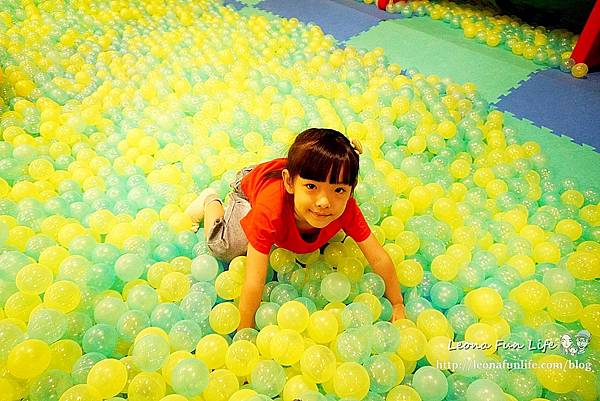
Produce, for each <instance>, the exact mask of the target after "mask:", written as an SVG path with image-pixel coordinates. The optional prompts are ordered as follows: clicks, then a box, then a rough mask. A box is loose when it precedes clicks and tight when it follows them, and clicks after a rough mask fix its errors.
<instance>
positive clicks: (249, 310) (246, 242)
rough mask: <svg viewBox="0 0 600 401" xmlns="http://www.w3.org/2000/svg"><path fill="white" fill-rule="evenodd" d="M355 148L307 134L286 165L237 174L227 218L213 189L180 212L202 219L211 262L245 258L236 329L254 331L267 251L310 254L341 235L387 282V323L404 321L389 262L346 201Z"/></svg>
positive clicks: (333, 136)
mask: <svg viewBox="0 0 600 401" xmlns="http://www.w3.org/2000/svg"><path fill="white" fill-rule="evenodd" d="M357 148H359V146H355V145H354V144H353V143H351V142H350V141H349V140H348V138H346V137H345V136H344V135H342V134H341V133H339V132H337V131H335V130H332V129H324V128H311V129H308V130H306V131H304V132H302V133H301V134H300V135H298V136H297V137H296V140H295V141H294V143H293V144H292V146H291V147H290V150H289V153H288V157H287V159H286V158H282V159H275V160H272V161H269V162H265V163H262V164H259V165H257V166H254V167H251V168H246V169H243V170H242V171H240V172H239V173H238V177H237V179H236V180H235V181H234V182H233V183H232V185H231V186H232V188H233V192H231V193H230V195H229V196H230V200H229V204H228V205H227V209H226V210H224V209H223V204H222V202H221V200H220V199H219V197H218V195H217V193H216V191H215V190H214V189H212V188H207V189H205V190H204V191H202V193H201V194H200V196H198V198H197V199H196V200H194V202H192V204H191V205H190V206H189V207H188V208H187V209H186V213H188V214H189V215H190V217H191V218H192V221H194V222H195V223H199V222H200V221H201V220H202V219H203V218H204V231H205V233H206V240H207V245H208V247H209V249H210V250H211V251H212V252H213V254H214V256H215V257H217V258H219V259H223V260H227V261H229V260H231V259H233V258H234V257H236V256H239V255H243V254H246V253H247V259H246V266H247V268H246V280H245V282H244V285H243V289H242V294H241V297H240V304H239V310H240V314H241V321H240V325H239V328H240V329H241V328H245V327H254V314H255V312H256V310H257V309H258V307H259V305H260V301H261V296H262V291H263V287H264V285H265V279H266V274H267V267H268V263H269V252H270V251H271V248H272V247H273V245H277V246H279V247H282V248H285V249H288V250H290V251H292V252H295V253H310V252H313V251H315V250H317V249H319V248H321V247H322V246H323V245H325V244H326V243H327V242H328V241H329V240H330V239H331V238H332V237H333V236H334V235H335V234H336V233H337V232H338V231H339V230H340V229H342V230H344V232H345V233H346V234H348V235H349V236H350V237H352V238H353V239H354V240H355V241H356V242H357V244H358V246H359V247H360V249H361V251H362V252H363V254H364V255H365V257H366V259H367V261H368V262H369V264H370V265H371V267H372V268H373V271H374V272H375V273H377V274H379V275H380V276H381V277H382V278H383V280H384V281H385V287H386V289H385V295H386V297H387V298H388V300H389V301H390V302H391V303H392V305H393V316H392V318H393V320H396V319H399V318H403V317H404V306H403V304H402V294H401V292H400V284H399V283H398V278H397V276H396V271H395V268H394V265H393V263H392V260H391V258H390V257H389V256H388V254H387V253H386V252H385V250H384V249H383V247H382V246H381V245H380V244H379V242H377V239H376V238H375V236H374V235H373V234H372V233H371V230H370V229H369V226H368V225H367V222H366V221H365V218H364V217H363V215H362V213H361V211H360V209H359V208H358V205H357V203H356V201H355V200H354V198H353V197H352V191H353V190H354V188H355V187H356V184H357V180H358V165H359V163H358V158H359V150H358V149H357Z"/></svg>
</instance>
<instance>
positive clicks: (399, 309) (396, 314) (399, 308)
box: [392, 304, 406, 322]
mask: <svg viewBox="0 0 600 401" xmlns="http://www.w3.org/2000/svg"><path fill="white" fill-rule="evenodd" d="M400 319H406V315H405V314H404V305H403V304H396V305H392V322H395V321H396V320H400Z"/></svg>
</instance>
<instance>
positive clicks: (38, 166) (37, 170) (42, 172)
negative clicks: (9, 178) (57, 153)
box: [28, 159, 54, 180]
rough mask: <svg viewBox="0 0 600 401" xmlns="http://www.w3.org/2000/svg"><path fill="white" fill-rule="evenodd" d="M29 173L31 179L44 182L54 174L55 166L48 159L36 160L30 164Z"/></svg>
mask: <svg viewBox="0 0 600 401" xmlns="http://www.w3.org/2000/svg"><path fill="white" fill-rule="evenodd" d="M28 171H29V175H30V176H31V178H33V179H35V180H43V179H47V178H48V177H49V176H50V175H51V174H52V173H53V172H54V165H53V164H52V163H50V162H49V161H48V160H46V159H36V160H34V161H32V162H31V163H29V167H28Z"/></svg>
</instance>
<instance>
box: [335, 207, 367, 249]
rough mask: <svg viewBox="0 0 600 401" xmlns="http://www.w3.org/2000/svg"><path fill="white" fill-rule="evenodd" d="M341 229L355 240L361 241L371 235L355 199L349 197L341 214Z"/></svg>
mask: <svg viewBox="0 0 600 401" xmlns="http://www.w3.org/2000/svg"><path fill="white" fill-rule="evenodd" d="M342 229H343V230H344V232H345V233H346V234H348V235H349V236H350V237H352V238H353V239H354V240H355V241H356V242H362V241H364V240H366V239H367V238H369V235H371V228H369V224H368V223H367V221H366V220H365V216H363V214H362V211H361V210H360V208H359V207H358V204H357V203H356V200H355V199H354V198H350V199H349V200H348V203H347V204H346V210H345V211H344V214H343V221H342Z"/></svg>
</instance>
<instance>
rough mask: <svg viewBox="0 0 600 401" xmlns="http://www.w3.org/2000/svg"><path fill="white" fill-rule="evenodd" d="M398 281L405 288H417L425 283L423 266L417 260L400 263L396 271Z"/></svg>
mask: <svg viewBox="0 0 600 401" xmlns="http://www.w3.org/2000/svg"><path fill="white" fill-rule="evenodd" d="M396 273H397V274H398V281H399V282H400V285H402V286H404V287H416V286H417V285H419V284H420V283H421V281H423V277H424V276H425V272H424V271H423V266H421V264H420V263H419V262H417V261H416V260H415V259H407V260H404V261H402V262H401V263H400V266H399V267H398V269H397V270H396Z"/></svg>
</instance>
